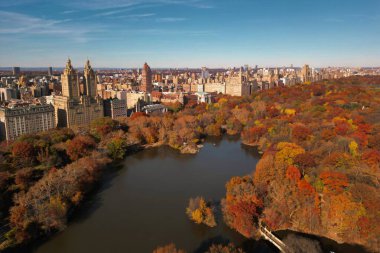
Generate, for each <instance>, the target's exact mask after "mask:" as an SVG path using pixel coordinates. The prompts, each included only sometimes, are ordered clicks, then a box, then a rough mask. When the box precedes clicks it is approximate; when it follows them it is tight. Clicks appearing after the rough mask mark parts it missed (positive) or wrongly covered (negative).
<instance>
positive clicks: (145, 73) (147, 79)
mask: <svg viewBox="0 0 380 253" xmlns="http://www.w3.org/2000/svg"><path fill="white" fill-rule="evenodd" d="M152 90H153V84H152V70H151V69H150V67H149V65H148V64H147V63H145V64H144V67H143V70H142V80H141V87H140V91H143V92H146V93H151V92H152Z"/></svg>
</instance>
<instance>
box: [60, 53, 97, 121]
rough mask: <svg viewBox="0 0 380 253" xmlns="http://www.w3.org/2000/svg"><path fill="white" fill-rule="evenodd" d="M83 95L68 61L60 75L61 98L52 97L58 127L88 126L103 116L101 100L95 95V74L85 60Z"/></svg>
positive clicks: (76, 75)
mask: <svg viewBox="0 0 380 253" xmlns="http://www.w3.org/2000/svg"><path fill="white" fill-rule="evenodd" d="M83 76H84V78H83V82H84V83H83V93H82V94H81V92H80V84H79V77H78V74H77V72H76V70H75V69H74V68H73V66H72V65H71V61H70V59H69V60H68V61H67V64H66V68H65V70H64V72H63V74H62V75H61V81H62V96H55V97H54V108H55V112H56V113H55V116H56V122H57V125H58V127H72V126H78V125H89V124H90V123H91V121H93V120H94V119H97V118H101V117H103V116H104V114H103V100H102V99H101V98H100V97H99V96H97V93H96V81H95V80H96V78H95V72H94V71H93V69H92V68H91V65H90V62H89V61H88V60H87V62H86V65H85V67H84V73H83Z"/></svg>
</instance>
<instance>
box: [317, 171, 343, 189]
mask: <svg viewBox="0 0 380 253" xmlns="http://www.w3.org/2000/svg"><path fill="white" fill-rule="evenodd" d="M319 178H320V179H321V180H322V182H323V185H324V187H323V191H324V192H325V193H333V194H339V193H341V192H343V190H344V188H346V187H347V186H348V185H349V182H348V178H347V176H346V175H345V174H343V173H341V172H336V171H324V172H322V173H321V174H320V175H319Z"/></svg>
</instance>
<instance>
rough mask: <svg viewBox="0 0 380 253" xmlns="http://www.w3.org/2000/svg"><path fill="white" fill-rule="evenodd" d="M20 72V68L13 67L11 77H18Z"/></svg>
mask: <svg viewBox="0 0 380 253" xmlns="http://www.w3.org/2000/svg"><path fill="white" fill-rule="evenodd" d="M20 72H21V69H20V67H13V75H14V76H19V75H20Z"/></svg>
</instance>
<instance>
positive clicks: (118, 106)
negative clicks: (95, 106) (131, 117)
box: [103, 98, 127, 119]
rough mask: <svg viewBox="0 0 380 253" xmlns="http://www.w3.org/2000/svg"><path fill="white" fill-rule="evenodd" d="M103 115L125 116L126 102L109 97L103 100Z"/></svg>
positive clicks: (114, 117)
mask: <svg viewBox="0 0 380 253" xmlns="http://www.w3.org/2000/svg"><path fill="white" fill-rule="evenodd" d="M103 105H104V116H106V117H111V118H113V119H117V118H120V117H127V102H126V101H125V100H120V99H118V98H113V99H112V98H110V99H107V100H104V101H103Z"/></svg>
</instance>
